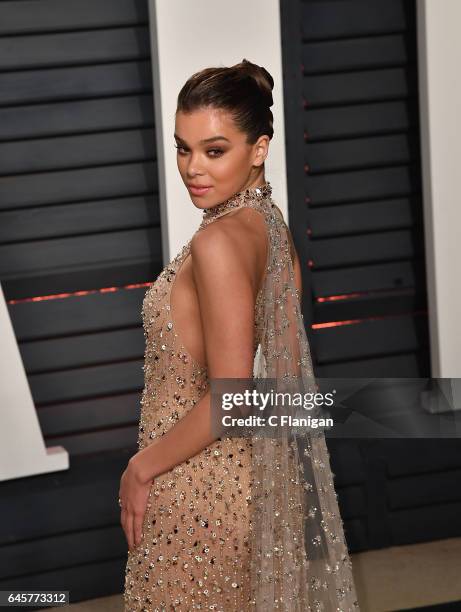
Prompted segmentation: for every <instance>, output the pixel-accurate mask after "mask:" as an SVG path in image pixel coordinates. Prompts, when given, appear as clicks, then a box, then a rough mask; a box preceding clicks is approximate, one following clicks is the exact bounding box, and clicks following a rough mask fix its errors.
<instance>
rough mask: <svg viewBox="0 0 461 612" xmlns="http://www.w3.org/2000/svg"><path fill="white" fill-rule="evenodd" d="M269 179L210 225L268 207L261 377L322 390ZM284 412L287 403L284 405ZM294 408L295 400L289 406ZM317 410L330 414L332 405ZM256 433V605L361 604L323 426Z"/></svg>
mask: <svg viewBox="0 0 461 612" xmlns="http://www.w3.org/2000/svg"><path fill="white" fill-rule="evenodd" d="M271 195H272V188H271V185H270V183H268V182H266V183H265V184H264V185H262V186H261V187H255V188H251V189H247V190H245V191H242V192H239V193H238V194H236V195H234V196H233V197H232V198H230V199H229V200H227V201H225V202H223V203H222V204H219V205H217V206H215V207H213V208H211V209H206V210H205V211H204V220H203V222H202V225H205V224H206V223H208V222H210V221H211V220H212V219H213V218H215V217H216V216H219V215H221V214H224V213H225V212H227V211H228V210H230V209H232V208H234V207H239V206H250V207H253V208H256V209H258V210H260V211H261V212H262V213H263V214H264V218H265V221H266V227H267V231H268V253H267V265H266V274H265V278H264V281H263V286H262V288H261V291H260V295H259V296H258V301H257V304H256V308H259V309H261V310H260V311H259V314H260V316H259V317H258V318H259V319H260V320H261V321H262V327H261V329H260V330H259V334H258V336H259V345H258V347H257V351H256V354H255V359H254V369H253V376H254V379H255V381H257V380H261V379H271V380H273V381H275V382H276V386H277V391H278V392H280V391H282V392H283V391H288V392H290V393H296V392H298V393H307V392H315V390H316V387H315V378H314V373H313V368H312V360H311V355H310V350H309V343H308V340H307V336H306V331H305V326H304V320H303V315H302V312H301V306H300V295H299V291H298V289H297V288H296V284H295V277H294V268H293V262H292V253H291V249H290V245H291V236H290V235H289V230H288V228H287V226H286V224H285V221H284V219H283V215H282V213H281V212H280V210H279V209H278V207H277V206H276V205H275V203H274V202H273V200H272V197H271ZM275 413H277V409H276V410H275ZM284 413H286V408H284ZM310 414H311V416H316V417H322V416H328V413H327V412H324V411H323V409H317V410H315V413H314V412H313V411H311V413H310ZM251 438H252V471H253V491H252V500H251V513H252V518H251V530H250V540H251V541H250V547H251V566H250V568H249V571H250V572H251V587H252V598H253V599H252V606H253V609H255V610H257V611H258V612H259V611H261V612H263V611H264V612H266V611H269V610H282V611H283V612H298V611H299V612H301V611H302V612H306V611H309V612H310V611H325V612H350V611H358V610H359V605H358V602H357V598H356V592H355V586H354V581H353V576H352V564H351V561H350V558H349V554H348V550H347V546H346V542H345V538H344V529H343V522H342V520H341V516H340V513H339V508H338V503H337V494H336V492H335V489H334V484H333V476H334V475H333V473H332V472H331V468H330V461H329V453H328V449H327V446H326V442H325V436H324V432H323V430H322V427H319V428H318V429H315V428H310V427H303V428H299V427H295V426H291V425H284V426H279V427H277V430H276V433H275V434H273V435H271V436H268V435H263V434H261V433H260V432H259V431H257V430H255V431H254V432H253V433H252V434H251Z"/></svg>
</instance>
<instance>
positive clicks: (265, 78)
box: [235, 59, 274, 106]
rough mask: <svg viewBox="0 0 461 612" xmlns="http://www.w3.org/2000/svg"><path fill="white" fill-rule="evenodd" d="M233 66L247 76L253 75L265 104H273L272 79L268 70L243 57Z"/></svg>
mask: <svg viewBox="0 0 461 612" xmlns="http://www.w3.org/2000/svg"><path fill="white" fill-rule="evenodd" d="M235 67H236V68H239V69H240V70H242V72H244V73H245V74H247V75H248V76H251V77H253V79H254V80H255V81H256V83H257V85H258V87H259V89H260V91H261V93H262V94H263V96H264V99H265V102H266V104H267V106H272V105H273V104H274V100H273V98H272V90H273V88H274V79H273V78H272V75H271V74H270V72H268V71H267V70H266V69H265V68H264V67H263V66H258V65H257V64H253V62H249V61H248V60H247V59H243V60H242V61H241V62H240V64H237V65H236V66H235Z"/></svg>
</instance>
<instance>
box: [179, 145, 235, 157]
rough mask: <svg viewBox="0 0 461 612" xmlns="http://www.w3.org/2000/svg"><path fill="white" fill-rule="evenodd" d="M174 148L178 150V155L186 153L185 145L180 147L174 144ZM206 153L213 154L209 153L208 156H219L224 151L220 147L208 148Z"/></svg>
mask: <svg viewBox="0 0 461 612" xmlns="http://www.w3.org/2000/svg"><path fill="white" fill-rule="evenodd" d="M174 146H175V149H177V150H178V153H179V155H186V154H187V149H186V148H185V147H181V146H179V145H176V144H175V145H174ZM207 153H208V154H210V153H213V155H210V157H212V158H214V157H221V155H223V154H224V151H223V150H222V149H217V148H214V149H208V151H207Z"/></svg>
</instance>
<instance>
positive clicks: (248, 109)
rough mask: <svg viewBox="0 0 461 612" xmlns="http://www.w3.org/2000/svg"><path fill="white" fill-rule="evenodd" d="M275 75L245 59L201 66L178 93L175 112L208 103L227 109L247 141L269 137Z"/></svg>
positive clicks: (192, 109) (207, 104) (271, 122)
mask: <svg viewBox="0 0 461 612" xmlns="http://www.w3.org/2000/svg"><path fill="white" fill-rule="evenodd" d="M273 87H274V79H273V78H272V76H271V75H270V73H269V72H268V71H267V70H266V69H265V68H263V67H262V66H258V65H257V64H253V63H252V62H249V61H248V60H246V59H243V60H242V61H241V62H240V63H238V64H235V65H234V66H230V67H212V68H204V69H203V70H200V72H196V73H195V74H193V75H192V76H191V77H190V78H189V79H188V80H187V81H186V82H185V84H184V85H183V87H182V88H181V91H180V92H179V94H178V103H177V108H176V112H178V111H182V112H185V113H190V112H192V111H194V110H197V109H199V108H204V107H207V106H210V107H212V108H216V109H223V110H227V111H229V112H230V113H231V115H232V117H233V119H234V122H235V124H236V126H237V129H239V130H240V131H242V132H245V133H246V134H247V142H249V143H250V144H254V143H255V142H256V140H257V139H258V138H259V136H262V135H264V134H267V136H269V138H272V136H273V134H274V129H273V115H272V111H271V110H270V106H272V105H273V103H274V102H273V99H272V89H273Z"/></svg>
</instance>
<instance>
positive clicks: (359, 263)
mask: <svg viewBox="0 0 461 612" xmlns="http://www.w3.org/2000/svg"><path fill="white" fill-rule="evenodd" d="M280 7H281V13H282V29H283V49H282V51H283V58H284V87H285V105H286V113H285V114H286V134H287V159H288V183H289V210H290V222H291V228H292V231H293V234H294V238H295V241H296V244H297V248H298V252H299V254H300V258H301V260H302V262H303V281H304V295H303V311H304V317H305V321H306V331H307V333H308V336H309V339H310V343H311V347H312V355H313V361H314V368H315V372H316V375H317V376H319V377H346V378H347V377H368V376H370V377H386V376H390V377H425V376H430V363H429V346H428V344H429V341H428V326H427V303H426V285H425V253H424V231H423V230H424V228H423V216H422V210H423V207H422V200H421V198H422V193H421V192H422V188H421V171H420V142H419V105H418V82H417V73H418V66H417V54H416V36H417V32H416V29H415V28H416V3H415V2H413V1H411V2H409V1H407V0H373V2H369V1H368V0H305V1H301V0H293V1H291V2H284V1H282V2H281V3H280ZM328 445H329V448H330V452H331V462H332V468H333V472H334V474H335V483H336V487H337V491H338V494H339V501H340V508H341V513H342V516H343V519H344V522H345V529H346V537H347V541H348V545H349V547H350V549H351V550H352V551H357V550H364V549H368V548H378V547H383V546H389V545H398V544H409V543H413V542H420V541H428V540H432V539H438V538H444V537H454V536H459V535H461V529H460V525H459V521H458V520H457V518H456V517H457V516H459V513H460V511H461V494H460V493H459V487H458V486H457V482H459V477H460V474H461V461H460V456H461V455H460V453H459V451H460V444H459V441H458V440H443V441H442V440H421V439H419V440H415V439H413V440H411V439H403V440H389V439H387V440H386V439H381V440H379V439H378V440H376V439H375V440H337V439H329V440H328Z"/></svg>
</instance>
